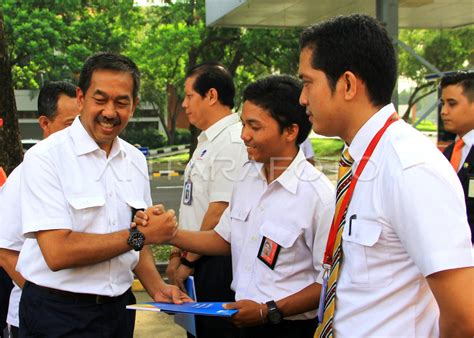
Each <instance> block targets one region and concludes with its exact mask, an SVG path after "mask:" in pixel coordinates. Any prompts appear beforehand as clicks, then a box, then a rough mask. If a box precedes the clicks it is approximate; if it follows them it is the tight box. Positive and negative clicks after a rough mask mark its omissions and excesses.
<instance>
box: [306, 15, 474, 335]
mask: <svg viewBox="0 0 474 338" xmlns="http://www.w3.org/2000/svg"><path fill="white" fill-rule="evenodd" d="M300 47H301V54H300V65H299V75H300V77H301V78H302V79H303V82H304V88H303V91H302V93H301V97H300V103H301V104H303V105H305V106H306V107H307V111H308V114H309V115H310V119H311V120H312V123H313V130H314V131H315V132H316V133H318V134H321V135H325V136H339V137H341V138H342V139H343V140H344V141H345V143H346V145H347V146H346V149H345V151H344V154H343V158H342V159H341V163H340V165H341V167H340V178H339V182H338V189H337V198H336V199H337V204H336V212H335V216H334V220H333V225H332V227H331V231H330V235H329V237H328V243H327V247H326V252H325V258H324V264H325V265H324V267H325V270H326V273H325V276H324V282H325V283H324V285H323V291H322V293H321V301H320V311H319V315H320V324H319V326H318V329H317V331H316V335H315V336H316V337H333V336H336V337H348V336H350V337H369V336H377V337H394V336H396V337H415V336H417V337H436V336H441V337H447V336H450V337H472V336H473V335H474V288H473V280H474V269H473V267H472V265H473V260H472V255H471V243H470V242H471V241H470V235H471V234H470V230H469V226H468V223H467V218H466V209H465V205H464V197H463V192H462V188H461V185H460V184H459V180H458V179H457V177H456V175H455V172H454V171H453V170H452V167H451V166H450V164H449V162H448V161H446V159H445V158H444V156H443V155H442V154H441V153H440V152H439V151H438V150H437V149H436V148H435V146H434V145H433V144H432V143H431V142H430V141H429V140H428V139H427V138H425V137H424V136H423V135H422V134H420V133H419V132H417V131H416V130H415V129H413V128H412V127H410V126H409V125H407V124H405V123H404V122H403V121H401V120H398V116H397V114H396V113H395V107H394V106H393V105H392V104H390V99H391V94H392V91H393V89H394V86H395V82H396V77H397V69H396V57H395V51H394V48H393V46H392V42H391V41H390V38H389V37H388V35H387V33H386V31H385V29H384V28H383V27H382V25H381V24H380V23H379V22H377V21H376V20H375V19H373V18H371V17H369V16H367V15H359V14H355V15H350V16H339V17H336V18H334V19H332V20H329V21H327V22H324V23H321V24H318V25H315V26H312V27H309V28H307V29H306V30H305V31H304V32H303V33H302V36H301V40H300ZM324 289H325V290H324Z"/></svg>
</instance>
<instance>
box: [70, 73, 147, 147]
mask: <svg viewBox="0 0 474 338" xmlns="http://www.w3.org/2000/svg"><path fill="white" fill-rule="evenodd" d="M132 93H133V78H132V75H131V74H130V73H127V72H121V71H114V70H108V69H99V70H95V71H94V72H93V74H92V78H91V82H90V86H89V88H88V89H87V92H86V93H83V92H82V91H81V90H80V89H78V92H77V98H78V101H79V103H80V105H81V107H82V112H81V117H80V119H81V122H82V125H83V126H84V128H85V129H86V131H87V132H88V134H89V135H90V136H91V137H92V138H93V139H94V141H95V142H97V144H98V146H99V147H100V148H101V149H102V150H104V151H105V152H106V153H107V155H108V154H109V152H110V149H111V148H112V144H113V141H114V139H115V138H116V137H117V136H118V135H119V134H120V132H121V131H122V130H123V129H124V128H125V126H126V125H127V123H128V121H129V119H130V118H131V117H132V116H133V113H134V111H135V108H136V105H137V104H138V98H135V100H134V98H133V94H132Z"/></svg>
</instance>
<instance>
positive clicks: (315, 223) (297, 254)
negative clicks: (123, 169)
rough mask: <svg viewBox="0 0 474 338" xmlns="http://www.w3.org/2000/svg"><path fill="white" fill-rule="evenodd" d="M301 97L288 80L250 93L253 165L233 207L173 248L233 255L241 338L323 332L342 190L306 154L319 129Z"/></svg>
mask: <svg viewBox="0 0 474 338" xmlns="http://www.w3.org/2000/svg"><path fill="white" fill-rule="evenodd" d="M300 92H301V84H300V83H299V82H298V81H297V80H296V79H294V78H291V77H290V76H286V75H274V76H268V77H266V78H263V79H260V80H257V81H256V82H254V83H252V84H250V85H249V86H247V88H246V89H245V91H244V105H243V108H242V116H241V119H242V123H243V129H242V136H241V137H242V139H243V141H244V142H245V145H246V146H247V151H248V155H249V158H250V159H251V161H248V162H247V163H246V164H245V166H244V167H243V169H242V172H241V176H240V178H239V180H238V181H237V182H236V183H235V185H234V190H233V192H232V197H231V199H230V204H229V207H228V208H227V209H226V211H225V212H224V214H223V215H222V217H221V219H220V221H219V223H218V224H217V226H216V227H215V228H214V230H207V231H200V232H195V231H189V230H181V229H180V230H178V232H177V234H176V237H175V238H173V239H172V240H171V243H172V244H174V245H177V246H178V247H182V248H184V249H186V250H190V251H193V252H200V253H203V254H208V255H225V254H227V255H228V254H230V253H232V265H233V280H232V289H233V290H234V291H235V294H236V296H235V300H236V302H232V303H229V304H227V305H226V307H227V308H228V309H238V310H239V312H238V313H237V314H235V315H234V316H233V317H232V321H233V322H234V323H235V324H236V325H237V326H239V327H241V329H240V337H241V338H244V337H247V338H248V337H274V338H290V337H291V338H310V337H313V334H314V330H315V328H316V325H317V318H316V308H317V305H318V299H319V292H320V290H321V277H322V276H321V274H322V268H321V261H322V256H323V251H324V246H325V243H326V238H327V233H328V230H329V226H330V222H331V218H332V215H333V211H334V188H333V186H332V184H331V183H330V181H329V180H328V178H327V177H326V176H324V175H323V174H322V173H321V172H320V171H318V170H317V169H316V168H315V167H314V166H312V165H311V164H310V163H309V162H308V161H307V160H306V159H305V156H304V154H303V151H302V150H301V149H300V148H299V145H300V143H301V142H303V141H304V140H305V138H306V137H307V135H308V132H309V131H310V129H311V123H310V122H309V121H308V118H307V115H306V111H305V108H304V107H302V106H301V105H299V103H298V99H299V94H300ZM140 215H144V213H139V214H137V216H140ZM145 218H147V217H145ZM148 222H150V223H153V218H151V219H150V220H149V221H148ZM137 223H141V222H139V221H137Z"/></svg>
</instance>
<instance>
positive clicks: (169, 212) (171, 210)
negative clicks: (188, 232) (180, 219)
mask: <svg viewBox="0 0 474 338" xmlns="http://www.w3.org/2000/svg"><path fill="white" fill-rule="evenodd" d="M167 213H168V214H170V215H171V216H172V217H173V216H175V215H176V212H175V211H174V210H173V209H169V210H168V211H167Z"/></svg>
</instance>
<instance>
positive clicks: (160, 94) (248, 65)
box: [129, 0, 300, 151]
mask: <svg viewBox="0 0 474 338" xmlns="http://www.w3.org/2000/svg"><path fill="white" fill-rule="evenodd" d="M204 9H205V8H204V1H203V0H194V1H187V2H185V3H183V2H177V3H174V4H169V5H168V6H164V7H148V8H143V9H142V14H143V17H142V21H141V23H140V24H139V25H137V26H136V31H135V32H134V36H136V37H138V38H137V39H135V41H136V42H135V43H133V44H132V45H131V47H130V50H129V55H130V56H131V57H132V58H133V59H134V60H136V62H137V63H138V64H139V66H140V68H141V71H142V76H143V82H142V83H143V86H142V99H143V100H144V101H147V102H148V103H150V104H151V105H152V107H153V109H154V111H155V114H156V115H157V116H159V118H160V120H161V122H162V124H163V126H165V131H166V133H167V136H168V141H169V143H173V140H174V134H175V129H176V118H177V116H178V114H179V113H180V112H181V101H182V95H183V93H182V88H183V82H184V75H185V71H186V69H189V68H190V67H193V66H194V65H196V64H198V63H200V62H203V61H210V60H217V61H220V62H222V63H223V64H224V65H226V66H227V67H228V69H229V70H230V72H231V73H232V74H233V75H234V79H235V83H236V87H237V92H238V94H237V96H236V101H237V106H238V105H239V104H240V102H239V101H240V96H241V95H240V93H241V91H242V89H243V88H244V87H245V86H246V85H247V84H248V83H249V82H251V81H253V80H254V79H255V78H257V77H260V76H263V75H264V74H270V73H275V72H278V73H290V74H295V72H296V69H297V63H298V55H299V50H298V36H299V31H300V29H241V28H218V27H206V26H205V23H204V17H205V15H204ZM191 131H192V133H193V134H194V135H195V134H196V133H197V131H196V130H194V128H191ZM191 151H192V149H191Z"/></svg>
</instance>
